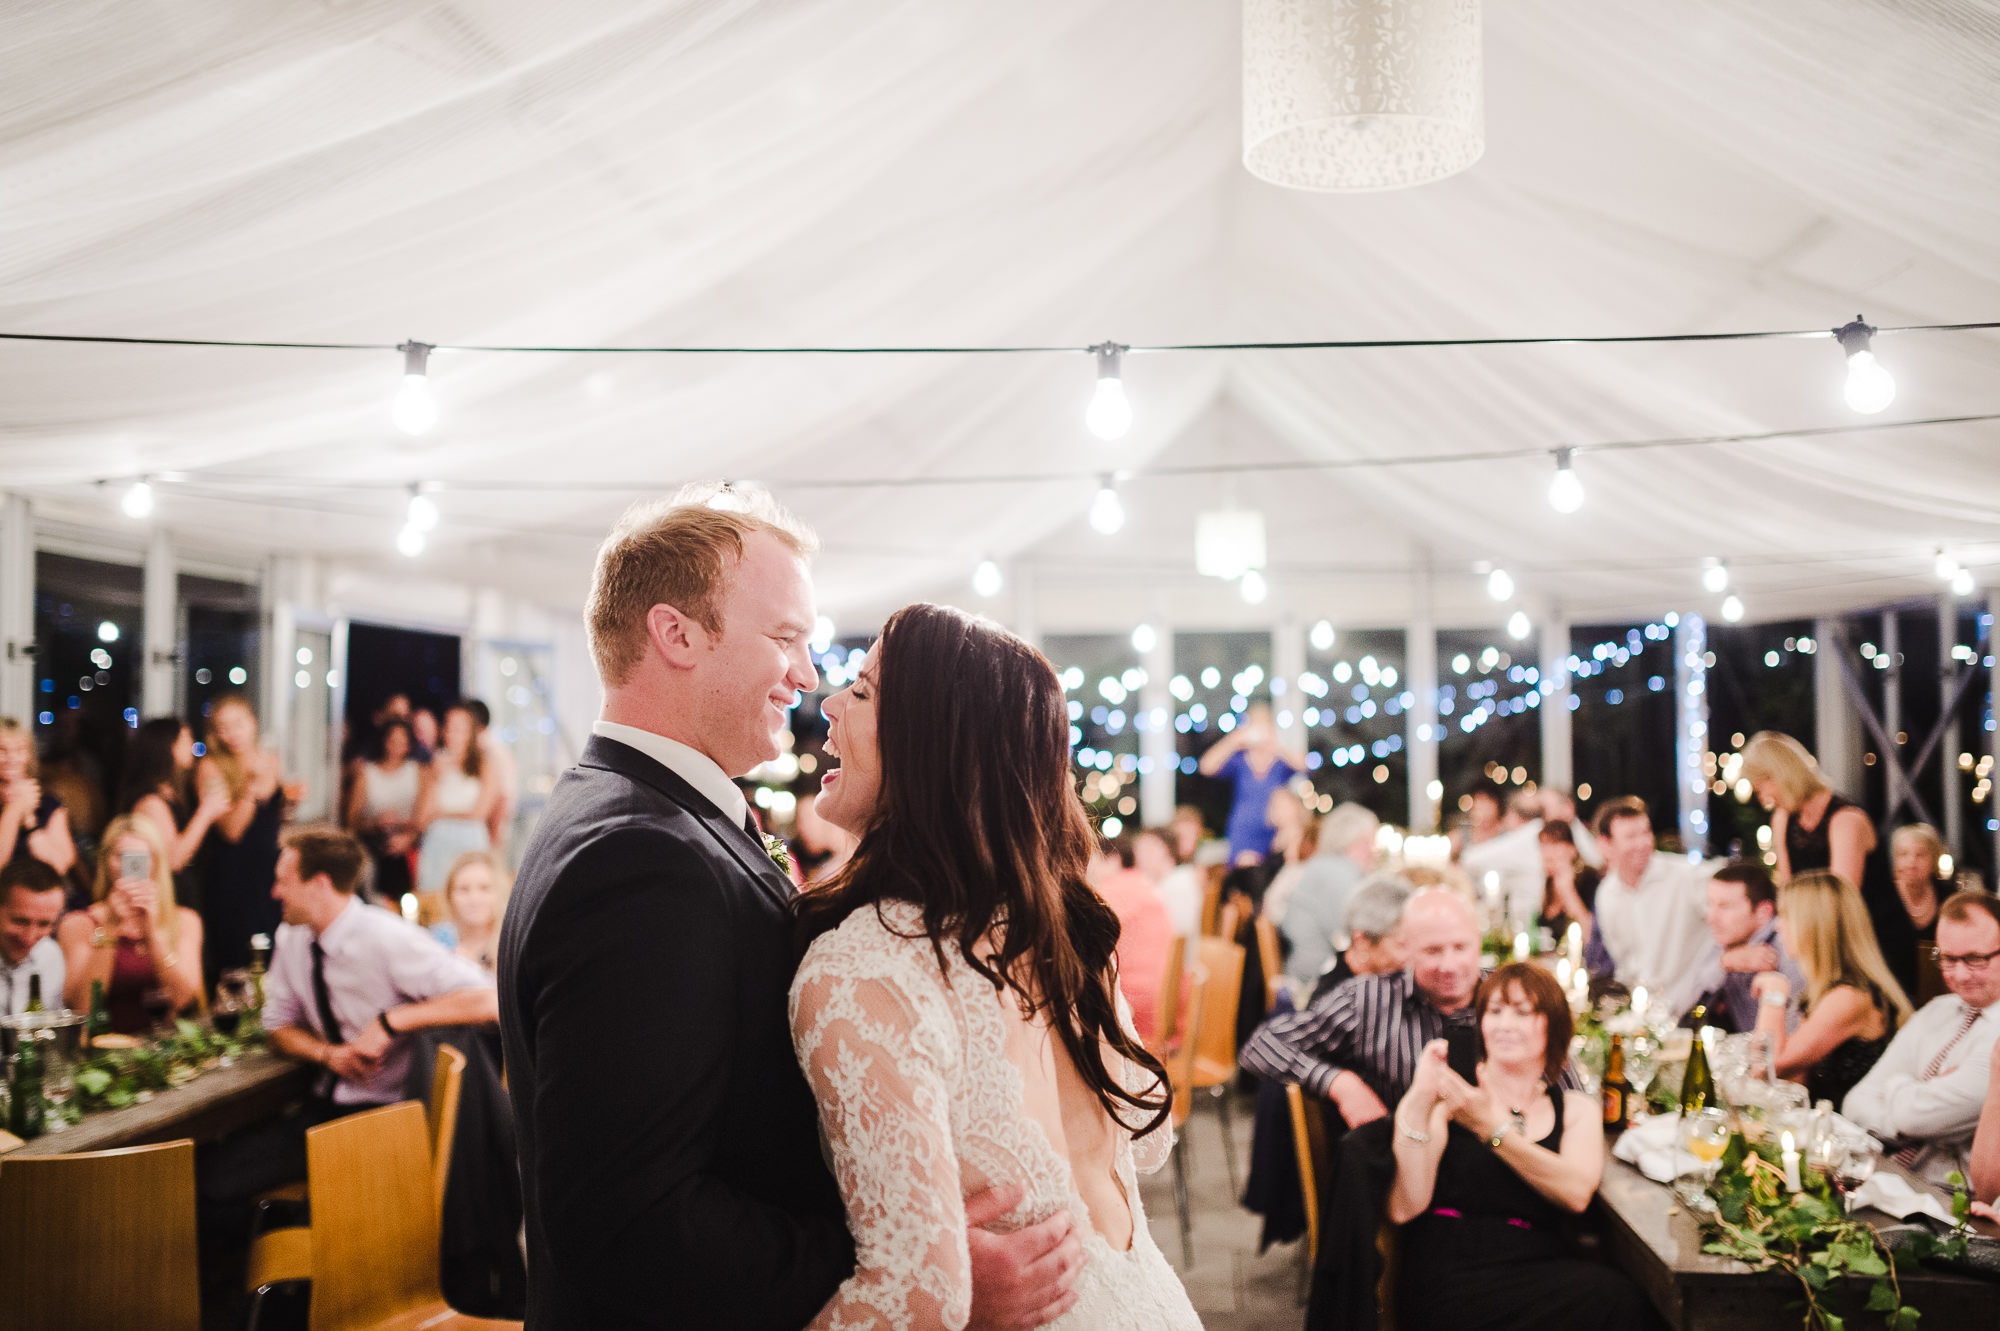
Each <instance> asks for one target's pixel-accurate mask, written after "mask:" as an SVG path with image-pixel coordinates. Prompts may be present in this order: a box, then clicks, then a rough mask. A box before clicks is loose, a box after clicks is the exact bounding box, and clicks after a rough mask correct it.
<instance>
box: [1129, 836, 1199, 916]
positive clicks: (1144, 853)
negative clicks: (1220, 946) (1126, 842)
mask: <svg viewBox="0 0 2000 1331" xmlns="http://www.w3.org/2000/svg"><path fill="white" fill-rule="evenodd" d="M1173 835H1174V829H1173V828H1172V827H1171V826H1168V827H1149V828H1146V829H1145V830H1144V831H1142V832H1140V833H1139V834H1138V835H1137V836H1135V837H1133V838H1132V867H1133V868H1135V869H1137V870H1138V871H1139V872H1140V873H1143V874H1145V875H1146V877H1148V878H1150V879H1152V880H1153V890H1154V891H1156V892H1158V893H1159V894H1160V903H1161V904H1162V905H1164V906H1165V907H1166V908H1167V918H1168V919H1169V920H1171V921H1172V922H1173V926H1174V932H1175V933H1177V934H1179V935H1180V936H1181V937H1182V938H1188V939H1192V938H1194V937H1195V935H1197V934H1199V933H1200V932H1201V875H1200V874H1199V873H1197V872H1196V870H1195V867H1194V866H1193V865H1192V864H1188V863H1184V862H1183V861H1181V860H1180V859H1179V858H1178V857H1177V855H1176V852H1175V849H1174V839H1173Z"/></svg>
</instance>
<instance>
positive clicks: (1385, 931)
mask: <svg viewBox="0 0 2000 1331" xmlns="http://www.w3.org/2000/svg"><path fill="white" fill-rule="evenodd" d="M1415 891H1416V888H1414V887H1412V886H1411V885H1410V880H1409V879H1407V878H1403V877H1400V876H1399V875H1396V874H1390V873H1381V874H1372V875H1370V876H1369V877H1367V878H1364V879H1363V880H1362V881H1361V886H1359V887H1357V888H1355V889H1354V895H1353V896H1351V897H1349V898H1348V899H1347V913H1346V915H1345V916H1343V917H1342V919H1341V926H1342V928H1344V929H1345V930H1346V931H1347V947H1346V948H1345V949H1344V950H1342V951H1340V952H1338V953H1336V954H1335V955H1334V960H1333V964H1332V965H1331V966H1329V967H1327V969H1326V970H1325V971H1323V972H1321V974H1320V976H1319V982H1318V983H1317V984H1316V985H1315V986H1314V988H1313V991H1312V1001H1314V1002H1317V1001H1318V1000H1319V999H1320V997H1321V996H1323V995H1324V994H1326V993H1328V992H1329V991H1331V990H1332V989H1334V988H1335V987H1337V986H1339V985H1342V984H1345V983H1346V982H1347V981H1349V980H1351V979H1353V978H1354V977H1355V976H1357V975H1387V974H1388V973H1389V972H1390V971H1399V970H1401V969H1403V961H1404V957H1403V910H1404V908H1405V907H1406V906H1408V905H1409V904H1410V894H1411V893H1413V892H1415Z"/></svg>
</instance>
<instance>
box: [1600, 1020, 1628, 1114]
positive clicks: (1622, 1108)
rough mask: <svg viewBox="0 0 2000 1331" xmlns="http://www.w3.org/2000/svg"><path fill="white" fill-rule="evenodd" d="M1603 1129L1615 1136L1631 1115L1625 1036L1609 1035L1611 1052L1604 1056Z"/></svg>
mask: <svg viewBox="0 0 2000 1331" xmlns="http://www.w3.org/2000/svg"><path fill="white" fill-rule="evenodd" d="M1601 1094H1602V1095H1603V1097H1604V1131H1605V1132H1606V1133H1608V1134H1609V1135H1611V1136H1614V1137H1615V1136H1617V1135H1618V1134H1619V1133H1621V1132H1623V1131H1625V1125H1626V1123H1627V1122H1628V1121H1629V1120H1630V1119H1631V1117H1632V1083H1631V1082H1630V1081H1628V1080H1626V1077H1625V1037H1623V1036H1622V1035H1614V1036H1612V1037H1611V1052H1610V1053H1608V1054H1606V1055H1605V1056H1604V1082H1603V1086H1602V1090H1601Z"/></svg>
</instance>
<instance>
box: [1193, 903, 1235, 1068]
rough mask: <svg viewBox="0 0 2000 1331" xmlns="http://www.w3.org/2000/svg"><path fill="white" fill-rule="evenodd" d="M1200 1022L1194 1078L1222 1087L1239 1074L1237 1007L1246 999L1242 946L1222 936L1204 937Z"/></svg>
mask: <svg viewBox="0 0 2000 1331" xmlns="http://www.w3.org/2000/svg"><path fill="white" fill-rule="evenodd" d="M1200 955H1201V964H1202V967H1203V969H1204V970H1206V971H1207V972H1208V978H1207V979H1206V980H1204V981H1203V982H1202V990H1203V994H1204V998H1203V1001H1202V1007H1201V1024H1200V1025H1199V1026H1196V1027H1195V1028H1194V1031H1193V1043H1194V1045H1195V1059H1196V1062H1197V1064H1198V1066H1197V1069H1196V1077H1195V1080H1196V1081H1197V1082H1199V1083H1200V1084H1202V1085H1204V1086H1219V1085H1221V1084H1222V1083H1223V1082H1225V1081H1227V1080H1229V1078H1230V1077H1232V1076H1234V1075H1235V1073H1236V1009H1237V1007H1238V1005H1239V1004H1240V1002H1241V1000H1242V998H1243V949H1242V948H1241V947H1239V946H1238V945H1237V944H1235V943H1232V942H1229V941H1228V940H1226V939H1222V938H1204V939H1202V940H1201V953H1200Z"/></svg>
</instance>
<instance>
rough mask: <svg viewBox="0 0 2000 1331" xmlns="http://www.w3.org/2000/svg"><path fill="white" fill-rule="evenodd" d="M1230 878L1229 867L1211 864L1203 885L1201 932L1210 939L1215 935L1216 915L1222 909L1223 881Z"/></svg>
mask: <svg viewBox="0 0 2000 1331" xmlns="http://www.w3.org/2000/svg"><path fill="white" fill-rule="evenodd" d="M1228 876H1229V866H1228V865H1226V864H1211V865H1209V866H1208V869H1207V872H1206V876H1205V878H1204V880H1203V883H1202V889H1201V931H1202V933H1203V934H1205V935H1208V936H1210V937H1213V936H1214V934H1215V923H1216V920H1215V913H1216V911H1218V910H1220V909H1221V907H1222V880H1223V879H1225V878H1227V877H1228Z"/></svg>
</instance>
